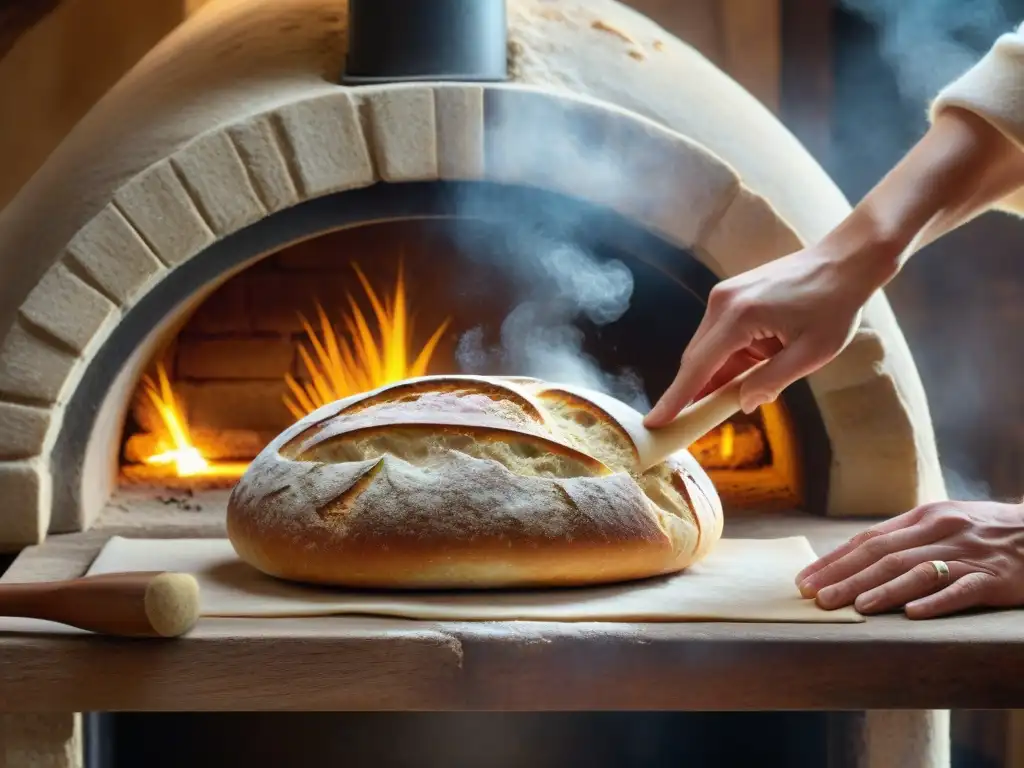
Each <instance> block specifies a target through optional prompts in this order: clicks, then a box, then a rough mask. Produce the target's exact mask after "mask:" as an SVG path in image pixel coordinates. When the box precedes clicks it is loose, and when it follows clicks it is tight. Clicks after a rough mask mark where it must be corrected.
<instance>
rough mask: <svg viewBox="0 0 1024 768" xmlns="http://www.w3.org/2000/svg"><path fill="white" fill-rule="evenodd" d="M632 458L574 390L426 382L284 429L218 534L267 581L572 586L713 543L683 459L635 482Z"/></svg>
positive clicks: (714, 515)
mask: <svg viewBox="0 0 1024 768" xmlns="http://www.w3.org/2000/svg"><path fill="white" fill-rule="evenodd" d="M634 461H635V453H634V448H633V445H632V442H631V441H630V440H629V437H628V433H627V432H626V431H625V430H624V429H623V428H622V427H621V426H620V425H619V424H618V423H617V422H616V421H615V420H614V419H613V418H612V417H611V416H609V415H608V413H607V412H605V411H604V410H602V409H601V408H600V407H598V406H597V405H596V404H595V403H593V402H591V401H590V400H589V399H588V398H587V397H586V395H585V393H583V394H581V393H580V391H579V390H573V392H571V393H570V392H567V391H564V390H563V389H560V388H559V387H556V386H553V385H550V384H547V383H545V382H543V381H538V380H535V379H512V378H500V377H468V376H440V377H423V378H420V379H413V380H409V381H406V382H400V383H398V384H395V385H391V386H388V387H382V388H380V389H378V390H375V391H373V392H369V393H366V394H364V395H360V396H356V397H353V398H349V399H347V400H346V401H345V402H344V403H342V404H341V405H340V407H335V408H330V409H326V408H325V409H321V411H319V412H317V413H314V414H311V415H310V416H307V417H306V418H305V419H303V420H302V421H300V422H299V423H298V424H297V425H295V426H294V427H292V428H290V429H289V430H286V431H285V432H284V433H282V435H280V436H279V437H278V438H277V439H276V440H275V441H273V442H272V443H271V444H270V445H268V446H267V448H266V449H265V450H264V451H263V452H262V453H261V454H260V455H259V456H258V457H257V458H256V460H255V461H254V462H253V463H252V465H251V466H250V467H249V469H248V470H247V472H246V474H245V476H244V477H243V478H242V479H241V481H240V482H239V483H238V485H237V486H236V488H235V490H234V491H233V492H232V495H231V500H230V503H229V508H228V535H229V537H230V539H231V541H232V543H233V544H234V546H235V549H236V551H237V552H238V553H239V556H240V557H242V559H244V560H246V561H247V562H249V563H250V564H251V565H253V566H255V567H256V568H259V569H260V570H263V571H264V572H266V573H268V574H271V575H274V576H278V577H281V578H287V579H293V580H298V581H309V582H318V583H329V584H339V585H347V586H361V587H390V588H495V587H523V586H570V585H584V584H594V583H605V582H611V581H621V580H625V579H634V578H644V577H649V576H654V575H658V574H662V573H668V572H673V571H678V570H681V569H683V568H685V567H687V566H688V565H690V564H692V563H693V562H695V561H696V560H698V559H699V558H700V557H702V556H703V555H704V554H706V552H707V550H708V548H709V547H710V546H711V545H713V543H714V541H716V540H717V539H718V537H719V536H720V535H721V506H720V504H719V503H718V499H717V497H714V494H713V492H711V493H710V494H709V493H707V492H706V488H707V486H706V484H705V485H704V487H703V488H702V483H700V482H697V481H696V480H695V478H694V477H693V475H692V473H691V472H689V471H687V467H686V466H684V464H682V463H680V462H673V461H671V460H670V461H668V462H665V463H663V464H661V465H659V466H657V467H654V468H653V469H651V470H649V471H648V472H646V473H644V474H642V475H636V474H635V473H633V472H632V471H631V470H632V466H633V463H634ZM691 468H692V465H691ZM709 495H710V496H711V497H713V498H709Z"/></svg>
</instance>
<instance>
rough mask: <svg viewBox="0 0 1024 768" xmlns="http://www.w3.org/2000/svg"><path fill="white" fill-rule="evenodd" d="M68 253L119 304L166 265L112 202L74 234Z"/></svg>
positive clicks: (137, 291)
mask: <svg viewBox="0 0 1024 768" xmlns="http://www.w3.org/2000/svg"><path fill="white" fill-rule="evenodd" d="M68 256H69V257H70V258H71V259H72V260H74V261H75V262H76V263H77V264H78V265H79V266H80V267H81V268H82V270H83V271H84V272H85V273H86V274H87V275H88V276H89V277H90V278H91V279H92V280H93V281H94V282H95V284H96V285H98V286H99V287H100V288H101V289H102V290H103V291H104V292H105V293H106V294H107V295H108V296H110V297H113V298H114V299H116V300H117V301H118V302H119V303H120V304H122V305H128V304H131V303H132V302H133V301H134V300H135V298H136V296H137V295H138V294H139V293H140V292H141V291H142V290H144V289H145V288H146V287H147V286H149V285H150V284H151V283H152V281H153V279H154V278H155V277H156V276H157V275H158V274H159V273H161V272H163V271H164V269H165V267H164V265H163V263H162V262H161V261H160V259H158V258H157V257H156V255H154V253H153V251H152V250H150V248H149V246H148V245H147V244H146V243H145V241H144V240H143V239H142V237H140V236H139V233H138V232H137V231H136V230H135V228H134V227H133V226H132V225H131V223H130V222H129V221H128V220H127V219H126V218H125V217H124V215H123V214H122V213H121V212H120V211H119V210H118V209H117V208H116V207H115V206H114V205H108V206H107V207H106V208H104V209H103V210H102V211H100V212H99V214H97V215H96V217H95V218H94V219H93V220H92V221H90V222H89V223H88V224H86V225H85V226H84V227H83V228H82V229H81V230H80V231H79V232H78V234H76V235H75V237H74V238H73V239H72V240H71V243H70V244H69V245H68Z"/></svg>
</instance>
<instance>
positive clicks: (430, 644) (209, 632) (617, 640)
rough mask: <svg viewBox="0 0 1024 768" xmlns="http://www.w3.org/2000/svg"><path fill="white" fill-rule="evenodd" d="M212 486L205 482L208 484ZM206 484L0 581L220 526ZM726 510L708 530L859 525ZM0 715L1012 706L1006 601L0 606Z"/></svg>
mask: <svg viewBox="0 0 1024 768" xmlns="http://www.w3.org/2000/svg"><path fill="white" fill-rule="evenodd" d="M219 494H221V495H219ZM222 504H223V498H222V492H208V493H206V494H201V495H197V496H196V497H188V498H185V497H183V498H175V497H152V496H147V497H144V498H143V497H139V498H134V499H128V500H127V501H126V500H125V499H124V498H121V499H120V500H118V499H115V500H114V502H112V504H111V505H110V506H109V507H108V508H107V510H106V512H105V513H104V515H103V516H102V518H101V520H100V522H99V524H98V525H97V526H96V527H94V528H93V530H91V531H88V532H85V533H78V534H68V535H62V536H53V537H51V538H50V539H49V540H48V541H47V542H46V543H45V544H43V545H41V546H39V547H34V548H31V549H28V550H26V551H25V552H23V553H22V554H21V555H20V556H19V558H18V560H17V561H16V562H15V563H14V565H13V566H12V567H11V569H10V570H9V571H8V572H7V574H6V575H5V576H4V581H9V582H10V581H37V580H46V579H59V578H71V577H75V576H79V575H81V574H83V573H84V572H85V571H86V570H87V569H88V567H89V565H90V563H91V562H92V560H93V558H94V557H95V556H96V554H97V553H98V552H99V550H100V548H101V547H102V546H103V544H104V543H105V541H106V540H107V539H108V538H109V537H110V536H112V535H123V536H145V537H215V536H223V535H224V528H223V506H222ZM870 522H871V521H866V520H854V521H843V520H829V519H822V518H819V517H813V516H810V515H806V514H771V515H765V514H762V515H758V516H756V517H755V516H733V517H730V519H729V520H728V522H727V525H726V532H725V535H726V536H730V537H744V538H757V537H775V536H790V535H794V534H803V535H806V536H807V537H808V538H809V539H810V540H811V542H812V544H813V545H814V547H815V548H816V549H817V550H818V551H819V552H824V551H826V550H827V549H828V548H831V547H833V546H835V545H837V544H839V543H841V542H842V541H844V540H845V539H847V538H849V537H850V536H851V535H853V534H854V533H855V532H856V531H857V530H860V529H862V528H864V527H865V526H867V525H869V524H870ZM0 680H2V681H3V685H0V711H4V712H16V711H36V712H50V711H97V710H106V711H110V710H121V711H127V710H150V711H155V710H190V711H197V710H278V711H280V710H307V711H308V710H371V711H372V710H405V711H409V710H534V711H536V710H611V709H614V710H670V709H671V710H704V711H707V710H753V709H775V710H778V709H827V710H854V709H856V710H862V709H879V708H889V709H899V708H912V709H940V708H942V709H945V708H957V709H961V708H963V709H969V708H1017V707H1024V612H1021V611H994V612H984V613H976V614H970V615H962V616H957V617H953V618H948V619H939V620H932V621H918V622H915V621H910V620H908V619H906V618H905V617H903V616H902V615H901V614H893V615H887V616H879V617H870V618H869V619H868V620H867V621H866V622H864V623H862V624H813V625H812V624H772V623H743V624H739V623H725V622H719V623H709V622H692V623H675V624H622V623H578V624H577V623H572V624H570V623H540V622H422V621H409V620H400V619H382V618H370V617H328V618H306V619H266V620H259V619H213V618H211V619H203V620H201V621H200V623H199V624H198V626H197V627H196V628H195V629H194V630H193V632H192V633H191V634H190V635H188V636H187V637H185V638H181V639H178V640H172V641H131V640H118V639H111V638H105V637H98V636H94V635H89V634H87V633H84V632H80V631H77V630H73V629H69V628H65V627H62V626H58V625H53V624H45V623H41V622H32V621H23V620H14V619H7V620H0Z"/></svg>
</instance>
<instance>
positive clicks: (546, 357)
mask: <svg viewBox="0 0 1024 768" xmlns="http://www.w3.org/2000/svg"><path fill="white" fill-rule="evenodd" d="M516 101H517V102H518V103H516V104H514V105H512V106H510V107H509V108H508V109H507V110H505V112H504V114H502V113H501V111H500V110H498V117H497V123H498V125H497V127H496V129H495V131H494V133H493V134H492V136H493V137H494V138H492V139H491V146H492V147H497V150H496V152H497V154H492V155H491V156H490V157H489V162H491V163H492V164H493V165H492V167H498V168H500V169H501V171H500V172H501V174H502V175H503V176H504V177H505V178H507V179H508V180H509V182H510V183H513V184H514V183H516V182H517V181H519V180H520V179H523V180H525V179H526V178H528V177H529V178H536V177H537V176H538V175H539V176H541V177H543V176H545V175H548V176H549V177H550V181H549V185H548V186H549V188H551V189H554V190H558V189H559V188H560V186H561V184H562V182H563V181H564V178H565V177H564V175H562V174H566V173H571V174H584V175H585V178H583V179H582V181H583V182H584V184H585V188H586V189H588V190H593V193H594V195H595V197H597V198H598V200H599V201H600V202H602V203H604V204H605V205H608V206H609V207H611V208H616V207H619V206H620V205H624V204H625V203H626V202H627V201H628V202H631V203H632V202H635V201H636V200H637V198H638V197H639V196H640V195H650V194H651V190H649V189H641V188H640V183H641V182H640V181H639V180H638V178H637V175H636V163H637V162H638V160H641V161H642V160H645V159H647V158H638V157H637V156H636V153H637V152H638V151H639V150H637V149H636V145H635V144H634V146H633V147H632V148H631V147H630V146H629V144H625V143H622V142H621V141H619V140H615V139H610V138H609V137H603V138H602V137H595V136H590V135H588V127H589V126H590V123H589V122H588V121H587V120H586V118H585V117H580V116H579V115H575V114H573V113H572V112H571V111H569V110H562V109H558V110H552V109H551V108H550V107H549V106H547V104H546V103H545V101H544V100H540V99H535V98H532V97H530V96H528V95H527V96H525V97H522V98H521V99H517V100H516ZM617 138H618V139H621V138H622V137H617ZM494 151H495V150H492V152H494ZM647 160H649V161H650V162H655V160H654V158H649V159H647ZM527 171H528V173H527ZM574 181H576V182H577V183H578V182H579V181H580V179H579V177H578V176H577V177H576V178H574ZM574 186H575V185H574ZM457 204H458V214H459V215H460V217H468V218H477V219H485V220H489V221H492V222H496V223H498V224H499V226H498V227H497V228H496V230H495V231H496V232H498V233H499V235H498V236H499V237H500V238H502V240H503V242H501V243H494V242H489V243H488V244H487V247H486V248H478V247H474V245H473V243H466V244H464V245H465V246H466V247H463V248H461V249H460V250H462V251H463V252H465V253H466V254H467V255H469V256H470V257H471V258H476V259H495V261H496V265H497V266H498V267H499V268H500V271H501V274H502V275H503V276H504V277H505V278H506V280H507V284H508V285H509V286H511V287H513V289H514V291H515V295H516V297H517V304H516V306H515V307H514V308H513V309H512V311H511V312H510V313H509V314H508V316H507V317H506V318H505V319H504V321H503V323H502V324H501V328H500V332H499V334H498V338H497V339H491V340H489V339H488V338H486V336H487V334H486V333H485V329H484V328H482V327H477V328H474V329H472V330H470V331H468V332H467V333H465V334H464V335H463V336H462V338H461V339H460V340H459V343H458V346H457V349H456V361H457V363H458V364H459V367H460V368H461V369H462V370H463V371H464V372H467V373H503V374H508V375H521V376H535V377H538V378H543V379H547V380H550V381H556V382H560V383H564V384H575V385H579V386H584V387H589V388H591V389H596V390H599V391H602V392H605V393H607V394H611V395H613V396H615V397H618V398H619V399H621V400H623V401H625V402H627V403H629V404H630V405H632V406H634V407H635V408H638V409H640V410H647V409H648V408H649V407H650V403H649V401H648V399H647V396H646V393H645V391H644V387H643V382H642V381H641V379H640V377H639V375H638V374H637V373H636V371H633V370H616V371H610V370H604V369H603V368H602V367H601V365H600V363H599V362H598V361H597V360H596V359H594V358H593V357H592V356H590V355H588V354H587V353H586V351H585V349H584V342H585V335H584V333H583V331H582V330H581V328H580V323H581V321H582V322H584V323H586V324H589V325H591V326H594V327H596V328H600V327H601V326H605V325H608V324H610V323H614V322H615V321H616V320H618V319H619V318H621V317H622V316H623V314H625V312H626V311H627V310H628V309H629V306H630V301H631V299H632V297H633V290H634V279H633V273H632V272H631V270H630V269H629V268H628V267H627V266H626V265H625V264H624V263H623V262H621V261H619V260H617V259H613V258H605V257H603V256H601V255H599V254H598V253H597V243H598V242H599V240H600V238H599V237H595V232H596V231H598V230H599V229H600V228H602V227H605V228H607V227H608V226H610V224H609V222H610V219H609V217H608V216H607V215H606V214H602V213H601V212H600V209H597V208H586V207H580V206H578V205H577V204H575V203H570V202H568V201H566V200H564V199H562V198H559V197H550V198H545V199H544V202H543V204H542V205H543V209H542V210H541V209H539V208H538V203H537V199H536V198H535V197H532V196H530V195H525V196H521V195H516V194H511V195H494V194H493V193H486V192H484V191H474V190H473V189H470V191H469V192H466V193H464V194H462V195H461V196H460V198H459V199H458V201H457ZM455 236H456V237H457V238H458V237H460V236H461V237H465V236H466V235H464V234H463V235H460V233H459V232H458V231H457V232H456V234H455Z"/></svg>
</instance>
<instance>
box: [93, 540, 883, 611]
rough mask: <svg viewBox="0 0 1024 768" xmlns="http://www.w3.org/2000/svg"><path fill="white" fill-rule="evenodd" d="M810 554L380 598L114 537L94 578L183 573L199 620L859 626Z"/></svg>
mask: <svg viewBox="0 0 1024 768" xmlns="http://www.w3.org/2000/svg"><path fill="white" fill-rule="evenodd" d="M814 558H815V554H814V550H812V549H811V545H810V542H808V541H807V539H806V538H804V537H803V536H798V537H791V538H782V539H722V540H721V541H719V543H718V544H717V546H716V547H715V549H714V551H712V552H711V554H709V555H708V556H707V557H706V558H705V559H704V560H703V561H702V562H701V563H699V564H698V565H695V566H693V567H692V568H690V569H689V570H687V571H685V572H683V573H680V574H675V575H672V576H665V577H658V578H655V579H649V580H645V581H640V582H631V583H626V584H617V585H613V586H604V587H597V588H594V587H587V588H576V589H548V590H523V591H518V590H517V591H497V592H496V591H486V592H484V591H479V592H427V593H423V592H383V591H358V590H337V589H329V588H323V587H309V586H303V585H299V584H292V583H289V582H284V581H280V580H277V579H274V578H271V577H269V576H264V575H263V574H262V573H260V572H259V571H257V570H255V569H254V568H251V567H250V566H248V565H246V564H245V563H243V562H242V561H241V560H239V559H238V557H237V556H236V555H235V552H234V550H233V549H232V548H231V544H230V542H229V541H228V540H227V539H125V538H121V537H114V538H112V539H111V540H110V541H109V542H107V544H106V546H105V547H104V548H103V550H102V551H101V552H100V554H99V556H98V557H97V558H96V560H95V561H94V562H93V564H92V567H91V568H90V569H89V573H90V574H99V573H113V572H119V571H179V572H185V573H191V574H193V575H194V576H195V577H196V579H197V580H198V581H199V585H200V588H201V598H200V599H201V604H202V614H203V615H204V616H229V617H270V618H274V617H294V616H325V615H341V614H361V615H376V616H397V617H404V618H410V619H424V620H452V621H512V620H534V621H780V622H823V623H848V622H858V621H863V620H864V619H863V617H862V616H860V615H859V614H858V613H857V612H856V611H854V610H853V609H852V608H847V609H841V610H837V611H824V610H821V609H820V608H818V607H817V606H816V605H815V604H814V602H813V601H812V600H804V599H803V598H801V597H800V594H799V592H798V591H797V589H796V586H795V585H794V583H793V579H794V577H795V576H796V574H797V572H799V570H800V569H801V568H803V567H804V566H805V565H807V564H808V563H810V562H812V561H813V560H814Z"/></svg>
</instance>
